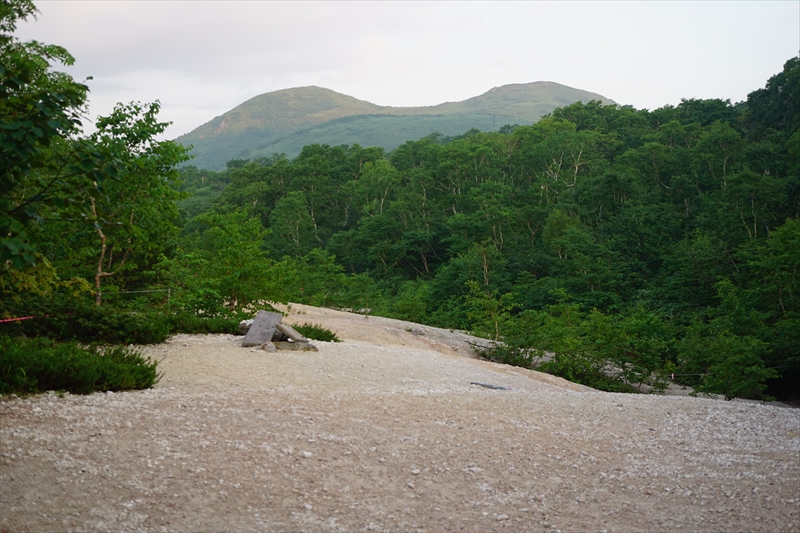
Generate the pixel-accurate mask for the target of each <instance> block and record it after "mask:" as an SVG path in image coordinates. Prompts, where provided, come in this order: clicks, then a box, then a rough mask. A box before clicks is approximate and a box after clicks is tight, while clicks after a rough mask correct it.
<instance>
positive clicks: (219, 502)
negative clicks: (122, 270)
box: [0, 305, 800, 532]
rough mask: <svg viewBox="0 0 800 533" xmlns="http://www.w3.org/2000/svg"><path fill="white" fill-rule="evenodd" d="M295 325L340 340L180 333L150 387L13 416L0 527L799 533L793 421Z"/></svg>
mask: <svg viewBox="0 0 800 533" xmlns="http://www.w3.org/2000/svg"><path fill="white" fill-rule="evenodd" d="M284 321H285V322H286V323H289V324H298V323H303V322H313V323H317V324H321V325H323V326H325V327H328V328H330V329H332V330H334V331H336V332H337V333H338V334H339V336H340V337H341V338H342V339H343V340H344V342H342V343H319V342H317V343H315V344H316V345H317V346H318V347H319V352H316V353H312V352H276V353H266V352H264V351H260V350H256V349H251V348H242V347H241V346H240V343H241V337H235V336H230V335H209V336H204V335H178V336H175V337H173V338H172V339H170V340H169V342H167V343H165V344H162V345H158V346H152V347H147V348H145V352H146V354H147V355H149V356H151V357H154V358H157V359H158V360H160V361H161V363H160V365H159V368H160V369H161V370H162V371H163V373H164V377H163V379H162V380H161V382H160V383H159V384H158V385H157V386H156V387H155V388H154V389H151V390H147V391H139V392H131V393H118V394H95V395H91V396H73V395H67V396H65V397H63V398H59V397H58V396H56V395H54V394H49V395H43V396H38V397H31V398H24V399H20V398H6V399H4V400H2V401H0V444H1V445H2V449H1V450H0V529H2V531H3V532H17V531H30V532H42V531H187V532H190V531H191V532H194V531H209V532H215V531H235V532H238V531H243V532H247V531H392V532H394V531H432V532H437V531H536V532H544V531H549V532H555V531H564V532H567V531H576V532H585V531H589V532H592V531H593V532H600V531H607V532H614V531H686V532H695V531H724V532H738V531H765V532H766V531H769V532H779V531H780V532H783V531H795V532H800V514H798V511H799V510H800V411H798V410H796V409H785V408H779V407H777V406H771V405H764V404H745V403H737V402H723V401H719V400H711V399H702V398H689V397H674V396H648V395H623V394H610V393H604V392H597V391H594V390H591V389H588V388H586V387H582V386H579V385H575V384H572V383H568V382H566V381H564V380H561V379H559V378H555V377H552V376H548V375H544V374H539V373H537V372H531V371H526V370H522V369H519V368H513V367H507V366H502V365H497V364H493V363H489V362H486V361H481V360H478V359H475V358H474V357H473V356H472V354H471V350H470V349H469V344H468V343H467V342H468V341H472V342H475V339H470V338H469V337H467V336H465V335H462V334H459V333H457V332H449V331H446V330H436V329H435V328H429V327H425V326H419V325H415V324H410V323H404V322H400V321H395V320H388V319H383V318H377V317H369V318H365V317H363V316H360V315H352V314H348V313H343V312H339V311H332V310H327V309H316V308H311V307H306V306H300V305H293V306H292V307H291V314H290V316H289V317H287V318H286V319H284ZM472 382H479V383H485V384H489V385H496V386H502V387H506V388H508V389H510V390H502V389H490V388H485V387H482V386H480V385H473V384H471V383H472Z"/></svg>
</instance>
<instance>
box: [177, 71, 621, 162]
mask: <svg viewBox="0 0 800 533" xmlns="http://www.w3.org/2000/svg"><path fill="white" fill-rule="evenodd" d="M589 100H600V101H602V102H604V103H611V100H608V99H607V98H604V97H603V96H600V95H598V94H595V93H591V92H588V91H582V90H579V89H573V88H571V87H566V86H564V85H560V84H558V83H553V82H535V83H526V84H513V85H505V86H503V87H495V88H494V89H491V90H490V91H488V92H486V93H484V94H482V95H480V96H476V97H473V98H469V99H467V100H464V101H462V102H446V103H443V104H439V105H435V106H428V107H390V106H378V105H375V104H372V103H370V102H365V101H363V100H358V99H356V98H353V97H351V96H347V95H344V94H339V93H337V92H335V91H331V90H329V89H324V88H321V87H299V88H295V89H284V90H280V91H274V92H271V93H266V94H262V95H260V96H256V97H254V98H251V99H250V100H248V101H246V102H244V103H243V104H241V105H239V106H237V107H235V108H234V109H232V110H230V111H228V112H227V113H225V114H223V115H221V116H219V117H216V118H214V119H213V120H211V121H210V122H207V123H206V124H203V125H202V126H200V127H199V128H197V129H195V130H194V131H192V132H190V133H187V134H186V135H183V136H181V137H178V138H177V139H176V140H177V141H178V142H180V143H181V144H183V145H184V146H189V145H192V146H193V150H192V155H194V156H195V158H194V159H193V160H192V164H194V165H196V166H198V167H199V168H208V169H212V170H219V169H222V168H224V166H225V163H226V162H227V161H229V160H230V159H235V158H242V159H247V158H253V157H258V156H264V155H271V154H273V153H276V152H277V153H285V154H287V155H288V156H289V157H293V156H295V155H297V154H298V153H300V150H301V149H302V147H303V146H305V145H307V144H312V143H326V144H330V145H341V144H356V143H357V144H360V145H362V146H380V147H383V148H385V149H387V150H391V149H393V148H396V147H397V146H399V145H401V144H402V143H404V142H405V141H407V140H414V139H419V138H420V137H424V136H426V135H429V134H430V133H433V132H439V133H442V134H444V135H457V134H461V133H464V132H465V131H467V130H469V129H471V128H477V129H479V130H482V131H492V130H496V129H497V128H499V127H501V126H503V125H504V124H514V123H518V124H531V123H532V122H535V121H536V120H538V119H539V118H540V117H541V116H542V115H544V114H547V113H549V112H551V111H553V110H554V109H556V108H557V107H562V106H565V105H569V104H571V103H574V102H577V101H583V102H588V101H589Z"/></svg>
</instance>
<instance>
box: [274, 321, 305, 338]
mask: <svg viewBox="0 0 800 533" xmlns="http://www.w3.org/2000/svg"><path fill="white" fill-rule="evenodd" d="M275 329H277V330H278V331H280V332H281V333H283V334H284V335H285V336H286V338H288V339H291V340H293V341H294V342H308V339H307V338H306V337H304V336H303V334H302V333H300V332H299V331H297V330H296V329H294V328H293V327H292V326H287V325H286V324H276V325H275Z"/></svg>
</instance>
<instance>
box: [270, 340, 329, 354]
mask: <svg viewBox="0 0 800 533" xmlns="http://www.w3.org/2000/svg"><path fill="white" fill-rule="evenodd" d="M272 344H274V345H275V348H277V349H278V350H295V351H298V352H318V351H319V350H317V347H316V346H314V345H313V344H311V343H308V342H273V343H272Z"/></svg>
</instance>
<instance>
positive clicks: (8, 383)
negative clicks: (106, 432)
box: [0, 335, 160, 394]
mask: <svg viewBox="0 0 800 533" xmlns="http://www.w3.org/2000/svg"><path fill="white" fill-rule="evenodd" d="M157 366H158V363H157V362H155V361H151V360H150V359H145V358H144V357H142V355H141V354H140V353H139V352H137V351H135V350H132V349H130V348H127V347H124V346H115V347H106V348H102V347H98V346H96V345H91V346H89V347H86V348H84V347H81V346H79V345H78V344H77V343H75V342H69V343H57V342H54V341H52V340H49V339H45V338H33V339H29V338H25V337H8V336H5V335H3V336H0V394H9V393H12V392H13V393H36V392H44V391H48V390H54V391H66V392H70V393H74V394H90V393H92V392H97V391H109V390H110V391H124V390H133V389H146V388H149V387H152V386H153V385H154V384H155V383H157V382H158V380H159V378H160V375H159V374H158V371H157Z"/></svg>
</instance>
